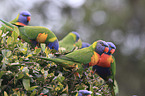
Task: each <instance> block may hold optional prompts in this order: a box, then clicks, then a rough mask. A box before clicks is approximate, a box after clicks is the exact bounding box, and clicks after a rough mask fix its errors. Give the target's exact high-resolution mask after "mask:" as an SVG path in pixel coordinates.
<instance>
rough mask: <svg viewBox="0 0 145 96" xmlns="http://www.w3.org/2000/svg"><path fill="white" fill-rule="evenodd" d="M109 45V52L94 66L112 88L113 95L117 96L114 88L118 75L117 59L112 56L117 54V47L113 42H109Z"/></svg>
mask: <svg viewBox="0 0 145 96" xmlns="http://www.w3.org/2000/svg"><path fill="white" fill-rule="evenodd" d="M107 44H108V45H109V51H108V52H105V53H103V54H102V55H101V58H100V61H99V63H97V64H96V65H95V66H93V70H94V71H95V72H96V73H97V74H98V75H99V76H100V77H101V78H103V79H104V80H105V81H107V84H108V86H109V87H110V88H111V90H112V91H113V92H112V95H113V96H115V93H114V90H113V86H114V80H115V74H116V63H115V58H114V57H113V56H112V54H113V53H114V52H115V49H116V46H115V45H114V44H113V43H112V42H107Z"/></svg>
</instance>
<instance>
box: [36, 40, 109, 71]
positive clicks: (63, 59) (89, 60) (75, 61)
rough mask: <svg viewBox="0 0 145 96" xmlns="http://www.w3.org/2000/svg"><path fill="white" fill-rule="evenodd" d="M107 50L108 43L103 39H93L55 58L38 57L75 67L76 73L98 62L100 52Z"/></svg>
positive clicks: (67, 66)
mask: <svg viewBox="0 0 145 96" xmlns="http://www.w3.org/2000/svg"><path fill="white" fill-rule="evenodd" d="M108 50H109V48H108V44H107V43H106V42H105V41H103V40H98V41H95V42H94V43H93V44H92V45H90V46H89V47H86V48H83V49H78V50H75V51H73V52H71V53H68V54H66V55H63V56H60V57H57V58H45V57H38V58H40V59H44V60H48V61H52V62H54V63H56V64H58V65H61V66H63V67H65V68H72V69H73V68H76V69H78V70H77V71H78V73H79V72H81V73H82V71H83V70H84V69H85V68H88V67H90V66H94V65H95V64H97V63H98V62H99V59H100V56H101V54H103V53H104V52H107V51H108Z"/></svg>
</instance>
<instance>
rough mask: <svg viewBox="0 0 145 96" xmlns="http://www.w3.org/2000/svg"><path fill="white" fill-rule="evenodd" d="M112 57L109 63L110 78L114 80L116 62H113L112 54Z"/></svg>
mask: <svg viewBox="0 0 145 96" xmlns="http://www.w3.org/2000/svg"><path fill="white" fill-rule="evenodd" d="M112 59H113V62H112V63H111V72H112V75H111V79H113V80H114V77H115V74H116V62H115V58H114V56H112Z"/></svg>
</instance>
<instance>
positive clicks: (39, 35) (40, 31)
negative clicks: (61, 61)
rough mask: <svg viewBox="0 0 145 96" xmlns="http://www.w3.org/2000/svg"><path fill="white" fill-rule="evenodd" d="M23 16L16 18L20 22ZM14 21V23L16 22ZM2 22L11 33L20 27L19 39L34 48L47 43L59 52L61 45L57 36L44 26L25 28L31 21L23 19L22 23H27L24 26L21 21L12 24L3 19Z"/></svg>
mask: <svg viewBox="0 0 145 96" xmlns="http://www.w3.org/2000/svg"><path fill="white" fill-rule="evenodd" d="M20 17H21V16H20V15H18V16H17V17H16V18H18V19H17V20H20V19H19V18H20ZM16 18H15V19H14V20H12V21H13V22H14V21H15V20H16ZM27 18H28V17H27ZM0 21H1V22H3V23H4V24H5V25H3V27H5V28H7V29H9V30H10V31H14V29H15V28H16V27H15V26H17V27H18V29H19V32H20V34H19V38H21V39H22V40H23V41H25V42H27V43H29V44H30V45H31V46H32V47H36V46H40V43H45V44H46V45H47V47H48V48H50V49H52V50H53V49H54V51H58V48H59V43H58V39H57V37H56V35H55V34H54V33H53V32H52V31H50V30H49V29H48V28H46V27H43V26H25V24H26V22H27V21H29V20H27V19H23V20H21V21H23V22H25V24H24V25H22V24H21V23H22V22H21V23H19V21H17V22H15V23H13V22H12V23H13V24H14V25H13V24H11V23H9V22H6V21H4V20H2V19H0Z"/></svg>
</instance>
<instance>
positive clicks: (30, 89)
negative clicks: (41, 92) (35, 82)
mask: <svg viewBox="0 0 145 96" xmlns="http://www.w3.org/2000/svg"><path fill="white" fill-rule="evenodd" d="M37 87H38V86H32V87H30V88H29V91H32V90H34V89H35V88H37Z"/></svg>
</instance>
